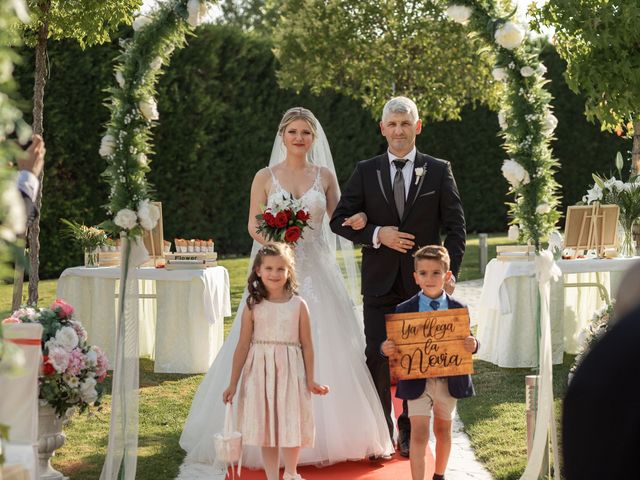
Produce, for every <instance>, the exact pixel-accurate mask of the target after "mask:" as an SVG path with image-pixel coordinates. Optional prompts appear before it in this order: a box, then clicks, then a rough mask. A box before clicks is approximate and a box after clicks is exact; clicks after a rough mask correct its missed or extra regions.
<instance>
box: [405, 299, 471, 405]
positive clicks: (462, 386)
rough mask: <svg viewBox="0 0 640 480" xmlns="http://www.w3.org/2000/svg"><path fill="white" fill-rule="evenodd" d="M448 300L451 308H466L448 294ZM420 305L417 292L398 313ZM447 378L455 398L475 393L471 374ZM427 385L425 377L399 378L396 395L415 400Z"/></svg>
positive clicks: (415, 309) (413, 310)
mask: <svg viewBox="0 0 640 480" xmlns="http://www.w3.org/2000/svg"><path fill="white" fill-rule="evenodd" d="M447 301H448V302H449V309H453V308H466V305H465V304H463V303H462V302H459V301H458V300H456V299H455V298H453V297H451V296H449V295H447ZM419 306H420V298H419V296H418V294H416V295H414V296H413V297H411V298H410V299H409V300H407V301H406V302H402V303H401V304H400V305H398V306H397V307H396V313H407V312H417V311H419ZM478 348H480V343H478V346H477V347H476V352H477V351H478ZM474 353H475V352H474ZM446 378H447V384H448V386H449V393H450V394H451V396H452V397H453V398H467V397H472V396H473V395H475V390H474V389H473V382H472V381H471V375H452V376H450V377H446ZM426 385H427V380H426V379H425V378H417V379H415V380H398V385H397V387H396V397H398V398H402V399H406V400H414V399H416V398H419V397H420V395H422V394H423V393H424V389H425V387H426Z"/></svg>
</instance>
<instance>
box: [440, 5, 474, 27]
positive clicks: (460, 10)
mask: <svg viewBox="0 0 640 480" xmlns="http://www.w3.org/2000/svg"><path fill="white" fill-rule="evenodd" d="M445 13H446V14H447V17H449V18H450V19H451V20H453V21H454V22H456V23H459V24H461V25H466V24H467V23H468V22H469V19H470V18H471V14H473V10H472V9H471V8H470V7H467V6H466V5H451V6H450V7H449V8H447V11H446V12H445Z"/></svg>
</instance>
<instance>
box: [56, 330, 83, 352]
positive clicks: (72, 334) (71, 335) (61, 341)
mask: <svg viewBox="0 0 640 480" xmlns="http://www.w3.org/2000/svg"><path fill="white" fill-rule="evenodd" d="M55 343H56V345H57V346H59V347H62V348H64V349H65V350H66V351H67V352H70V351H71V350H73V349H74V348H76V347H77V346H78V334H77V333H76V331H75V329H74V328H73V327H62V328H61V329H60V330H58V331H57V332H56V336H55Z"/></svg>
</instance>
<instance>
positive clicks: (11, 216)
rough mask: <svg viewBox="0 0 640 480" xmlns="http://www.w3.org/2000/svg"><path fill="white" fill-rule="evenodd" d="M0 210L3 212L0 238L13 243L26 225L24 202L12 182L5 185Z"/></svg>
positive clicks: (0, 199)
mask: <svg viewBox="0 0 640 480" xmlns="http://www.w3.org/2000/svg"><path fill="white" fill-rule="evenodd" d="M0 210H4V212H5V217H4V219H3V221H2V225H0V238H2V239H4V240H6V241H8V242H13V241H15V239H16V235H20V234H21V233H24V231H25V230H26V225H27V215H26V212H25V209H24V202H23V201H22V196H21V195H20V192H19V191H18V188H17V187H16V184H15V183H14V182H11V183H10V184H8V185H6V188H5V190H4V192H2V194H1V195H0Z"/></svg>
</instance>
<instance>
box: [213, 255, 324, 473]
mask: <svg viewBox="0 0 640 480" xmlns="http://www.w3.org/2000/svg"><path fill="white" fill-rule="evenodd" d="M248 283H249V286H248V290H249V296H248V298H247V307H248V308H245V309H244V311H243V314H242V325H241V327H240V338H239V339H238V344H237V346H236V350H235V353H234V355H233V364H232V370H231V380H230V382H229V386H228V387H227V389H226V390H225V391H224V392H223V394H222V400H223V402H225V403H227V402H231V401H232V400H233V397H234V395H235V393H236V389H237V386H238V380H239V379H240V374H241V373H242V382H241V383H240V392H239V402H238V426H239V429H240V431H241V432H242V442H243V444H244V445H253V446H257V447H261V450H262V461H263V464H264V470H265V473H266V474H267V479H268V480H278V478H279V467H280V449H282V457H283V463H284V477H283V478H284V480H302V477H300V475H298V473H297V465H298V458H299V455H300V448H309V447H313V442H314V436H315V426H314V421H313V406H312V404H311V394H312V393H314V394H317V395H325V394H327V393H328V392H329V387H327V386H326V385H319V384H317V383H316V382H315V380H314V378H313V345H312V341H311V326H310V323H309V309H308V308H307V304H306V302H305V301H304V300H303V299H302V298H300V297H299V296H297V295H296V293H295V289H296V287H297V285H296V279H295V270H294V260H293V253H292V252H291V249H290V248H289V247H288V246H286V245H285V244H280V243H269V244H266V245H264V246H263V247H262V248H261V249H260V250H259V251H258V253H257V255H256V257H255V260H254V263H253V267H252V269H251V275H249V280H248Z"/></svg>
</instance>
